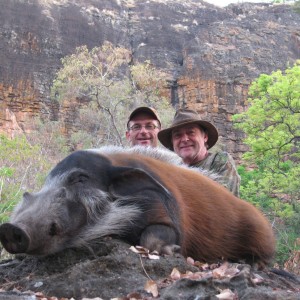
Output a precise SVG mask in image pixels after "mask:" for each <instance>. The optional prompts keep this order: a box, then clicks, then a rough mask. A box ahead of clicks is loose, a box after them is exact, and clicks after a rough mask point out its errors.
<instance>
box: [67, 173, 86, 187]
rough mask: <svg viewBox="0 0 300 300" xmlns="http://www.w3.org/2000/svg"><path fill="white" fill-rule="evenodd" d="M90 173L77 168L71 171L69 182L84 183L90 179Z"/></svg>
mask: <svg viewBox="0 0 300 300" xmlns="http://www.w3.org/2000/svg"><path fill="white" fill-rule="evenodd" d="M89 178H90V177H89V175H88V174H87V173H86V172H85V171H83V170H76V171H73V172H71V173H70V174H69V175H68V178H67V184H68V185H73V184H83V183H85V182H86V181H88V179H89Z"/></svg>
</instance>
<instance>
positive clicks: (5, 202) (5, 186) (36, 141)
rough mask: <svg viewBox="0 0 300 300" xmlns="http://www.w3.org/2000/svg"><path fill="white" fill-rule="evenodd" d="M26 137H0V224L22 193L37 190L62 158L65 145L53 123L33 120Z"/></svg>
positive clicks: (64, 152) (6, 217)
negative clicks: (30, 131) (31, 129)
mask: <svg viewBox="0 0 300 300" xmlns="http://www.w3.org/2000/svg"><path fill="white" fill-rule="evenodd" d="M33 123H34V124H33V125H34V127H35V129H36V130H34V131H33V132H32V133H31V134H30V135H27V136H25V135H23V136H19V137H15V138H14V139H9V138H8V137H6V136H4V135H0V153H1V156H0V166H1V167H0V223H2V222H4V221H6V220H7V219H8V217H9V215H10V213H11V210H12V208H13V207H14V206H15V204H16V203H17V202H18V201H19V200H20V198H21V197H22V194H23V193H24V192H25V191H32V190H38V189H39V188H40V187H41V185H42V183H43V182H44V180H45V176H46V175H47V173H48V172H49V170H50V169H51V167H52V166H53V165H54V164H55V162H57V160H59V159H60V158H62V156H65V154H66V151H67V146H66V142H65V140H64V139H63V137H62V135H61V134H60V132H59V129H58V126H57V124H55V122H41V121H40V120H38V119H36V120H34V121H33Z"/></svg>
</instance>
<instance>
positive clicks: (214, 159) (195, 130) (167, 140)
mask: <svg viewBox="0 0 300 300" xmlns="http://www.w3.org/2000/svg"><path fill="white" fill-rule="evenodd" d="M218 136H219V135H218V130H217V129H216V127H215V126H214V125H213V124H211V123H210V122H207V121H204V120H202V119H201V118H200V116H199V115H198V113H197V112H196V111H194V110H191V109H179V110H177V111H176V113H175V117H174V120H173V122H172V125H171V126H170V127H169V128H166V129H163V130H161V131H160V132H159V133H158V139H159V141H160V142H161V144H162V145H164V146H165V147H166V148H168V149H170V150H172V151H174V152H176V153H177V154H178V155H179V156H180V157H181V158H182V160H183V161H184V163H186V164H187V165H189V166H192V167H199V168H202V169H206V170H209V171H212V172H214V173H216V174H217V175H218V177H219V178H218V181H219V182H220V183H221V184H223V185H224V186H225V187H227V188H228V189H229V190H230V191H231V192H232V193H233V194H234V195H236V196H238V197H239V186H240V176H239V175H238V173H237V170H236V166H235V163H234V160H233V158H232V157H231V155H230V154H229V153H227V152H225V151H217V152H212V151H208V150H209V149H211V148H212V147H213V146H214V145H215V144H216V142H217V141H218Z"/></svg>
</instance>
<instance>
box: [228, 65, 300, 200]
mask: <svg viewBox="0 0 300 300" xmlns="http://www.w3.org/2000/svg"><path fill="white" fill-rule="evenodd" d="M299 63H300V62H298V63H296V64H295V65H294V66H293V67H289V68H287V69H286V70H285V72H282V71H276V72H273V73H272V74H271V75H266V74H262V75H260V77H259V78H258V79H257V80H255V81H254V82H253V83H252V85H251V87H250V89H249V95H250V97H249V99H248V102H249V108H248V109H247V110H246V111H245V112H244V113H242V114H239V115H236V116H234V120H235V121H236V122H237V124H236V127H237V128H240V129H242V130H243V131H244V132H245V133H246V136H247V137H246V138H245V140H244V142H245V143H246V144H247V145H248V146H249V148H250V149H249V151H248V152H246V153H245V154H244V156H243V157H244V159H245V160H247V161H248V162H251V163H255V164H256V165H258V166H260V167H261V169H262V170H263V171H264V172H267V173H266V175H267V174H268V177H269V179H268V180H267V181H268V184H270V185H269V186H268V187H267V186H266V187H265V188H266V189H267V188H269V190H270V192H271V193H274V192H275V193H285V194H288V195H290V196H292V195H293V197H296V198H295V199H296V200H299V190H300V189H299V187H300V181H299V180H298V179H297V178H299V175H300V167H299V162H300V152H299V145H300V144H299V142H300V64H299Z"/></svg>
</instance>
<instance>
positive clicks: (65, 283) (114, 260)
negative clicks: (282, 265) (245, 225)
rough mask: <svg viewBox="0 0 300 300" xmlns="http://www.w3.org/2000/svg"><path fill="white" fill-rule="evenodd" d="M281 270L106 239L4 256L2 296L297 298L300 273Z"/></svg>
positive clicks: (7, 299) (19, 299)
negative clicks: (164, 253)
mask: <svg viewBox="0 0 300 300" xmlns="http://www.w3.org/2000/svg"><path fill="white" fill-rule="evenodd" d="M139 251H141V250H139ZM157 258H159V259H157ZM278 271H279V270H269V269H266V270H264V271H257V270H255V268H251V267H250V266H249V265H245V264H237V263H226V262H224V263H216V264H211V265H208V264H203V263H202V264H201V263H199V262H194V261H193V260H192V259H191V258H189V259H185V258H183V257H182V256H178V257H157V256H156V255H152V256H151V255H147V254H146V255H142V254H138V253H135V252H133V251H131V250H130V245H128V244H125V243H123V242H120V241H118V240H112V239H106V240H105V241H102V242H101V243H99V245H98V246H97V247H95V248H94V252H93V253H91V252H85V251H79V250H77V251H76V250H72V249H69V250H66V251H64V252H62V253H58V254H57V255H52V256H48V257H43V258H42V257H40V258H38V257H29V256H28V257H22V256H19V257H17V258H15V259H10V260H7V261H2V262H0V274H1V276H0V289H1V290H0V300H2V299H3V300H29V299H31V300H38V299H49V300H50V299H66V300H67V299H70V300H71V299H76V300H80V299H103V300H107V299H120V300H121V299H124V300H129V299H149V300H150V299H182V300H185V299H228V300H231V299H232V300H234V299H244V300H253V299H256V300H265V299H270V300H273V299H274V300H275V299H276V300H296V299H299V298H300V278H299V277H297V276H296V275H293V274H291V273H287V272H283V271H279V272H278ZM276 273H278V274H276Z"/></svg>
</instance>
